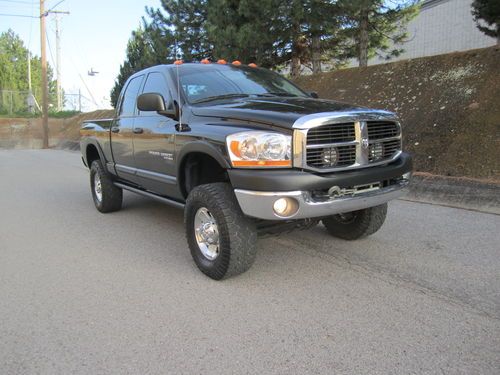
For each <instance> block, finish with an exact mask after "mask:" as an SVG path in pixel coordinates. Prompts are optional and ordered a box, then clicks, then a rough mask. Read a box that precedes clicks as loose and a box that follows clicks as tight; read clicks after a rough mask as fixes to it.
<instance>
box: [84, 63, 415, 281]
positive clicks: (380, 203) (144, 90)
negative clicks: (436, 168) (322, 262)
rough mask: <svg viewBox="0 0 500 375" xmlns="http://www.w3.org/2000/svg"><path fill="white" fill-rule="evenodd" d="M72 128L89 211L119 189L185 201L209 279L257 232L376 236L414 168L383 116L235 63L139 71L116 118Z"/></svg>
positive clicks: (243, 259) (393, 121)
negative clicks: (315, 230) (318, 229)
mask: <svg viewBox="0 0 500 375" xmlns="http://www.w3.org/2000/svg"><path fill="white" fill-rule="evenodd" d="M81 135H82V138H81V150H82V155H83V162H84V164H85V165H86V166H88V167H89V169H90V187H91V192H92V197H93V200H94V203H95V206H96V208H97V209H98V210H99V211H100V212H103V213H105V212H112V211H116V210H119V209H120V208H121V206H122V192H123V190H129V191H132V192H135V193H138V194H142V195H145V196H148V197H151V198H155V199H157V200H159V201H162V202H164V203H168V204H171V205H173V206H177V207H180V208H184V221H185V229H186V236H187V242H188V245H189V248H190V250H191V254H192V256H193V259H194V261H195V263H196V265H197V266H198V268H199V269H200V270H201V271H202V272H203V273H205V274H206V275H207V276H209V277H211V278H213V279H222V278H225V277H229V276H233V275H237V274H239V273H242V272H244V271H246V270H247V269H248V268H250V266H251V265H252V263H253V262H254V259H255V256H256V241H257V238H258V236H259V235H268V234H278V233H283V232H287V231H290V230H293V229H307V228H310V227H311V226H314V225H316V224H318V223H319V221H322V223H323V225H324V226H325V227H326V229H327V230H328V232H329V233H330V234H331V235H332V236H335V237H339V238H343V239H346V240H354V239H358V238H361V237H364V236H367V235H370V234H373V233H375V232H376V231H377V230H378V229H379V228H380V227H381V226H382V224H383V222H384V220H385V217H386V213H387V202H388V201H390V200H392V199H395V198H398V197H400V196H401V195H402V194H403V193H404V192H405V187H406V186H407V185H408V183H409V179H410V176H411V170H412V163H411V157H410V156H409V155H408V154H407V153H405V152H403V151H402V149H401V125H400V123H399V122H398V120H397V118H396V117H395V115H394V114H393V113H390V112H386V111H379V110H372V109H367V108H360V107H357V106H353V105H349V104H345V103H339V102H335V101H329V100H321V99H318V97H317V95H316V94H314V93H306V92H304V91H303V90H301V89H300V88H298V87H297V86H296V85H294V84H293V83H292V82H290V81H288V80H286V79H285V78H283V77H282V76H280V75H279V74H276V73H274V72H271V71H269V70H266V69H261V68H258V67H255V66H253V65H250V66H246V65H242V64H239V63H233V64H225V63H221V64H216V63H189V64H181V63H178V64H172V65H161V66H155V67H152V68H149V69H146V70H143V71H141V72H138V73H136V74H134V75H133V76H131V77H130V78H129V79H128V81H127V82H126V84H125V86H124V89H123V91H122V93H121V95H120V98H119V100H118V105H117V108H116V116H115V118H113V119H107V120H95V121H86V122H85V123H84V124H83V125H82V129H81Z"/></svg>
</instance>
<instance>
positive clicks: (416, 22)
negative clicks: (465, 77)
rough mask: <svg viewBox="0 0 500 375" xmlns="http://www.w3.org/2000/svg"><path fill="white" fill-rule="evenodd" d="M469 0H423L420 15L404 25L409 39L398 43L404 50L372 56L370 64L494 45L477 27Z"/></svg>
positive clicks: (491, 39) (492, 39)
mask: <svg viewBox="0 0 500 375" xmlns="http://www.w3.org/2000/svg"><path fill="white" fill-rule="evenodd" d="M499 1H500V0H499ZM471 4H472V0H424V1H422V4H421V7H420V13H419V15H418V16H417V17H415V18H414V19H413V20H411V21H410V22H409V24H408V27H407V29H408V42H406V43H404V44H403V45H402V46H401V48H403V49H404V50H405V52H403V53H402V54H401V55H400V56H398V57H394V58H392V59H391V60H389V61H387V60H384V59H382V58H379V57H376V58H373V59H371V60H370V61H369V65H375V64H381V63H385V62H391V61H398V60H406V59H413V58H416V57H423V56H432V55H441V54H444V53H450V52H457V51H467V50H471V49H476V48H484V47H490V46H494V45H495V44H496V39H495V38H491V37H489V36H487V35H485V34H483V33H482V32H481V31H479V30H478V28H477V27H476V23H475V22H474V20H473V18H472V13H471V10H472V8H471Z"/></svg>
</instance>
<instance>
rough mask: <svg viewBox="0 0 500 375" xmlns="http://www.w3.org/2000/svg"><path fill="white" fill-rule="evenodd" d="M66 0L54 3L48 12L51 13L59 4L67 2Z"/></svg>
mask: <svg viewBox="0 0 500 375" xmlns="http://www.w3.org/2000/svg"><path fill="white" fill-rule="evenodd" d="M65 1H66V0H61V1H59V2H58V3H57V4H56V5H54V6H53V7H52V8H50V9H49V10H48V11H47V12H46V13H50V12H51V11H52V10H54V9H55V8H56V7H57V6H58V5H59V4H61V3H63V2H65Z"/></svg>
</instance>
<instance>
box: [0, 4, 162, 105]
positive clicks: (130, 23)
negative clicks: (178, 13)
mask: <svg viewBox="0 0 500 375" xmlns="http://www.w3.org/2000/svg"><path fill="white" fill-rule="evenodd" d="M58 3H60V4H59V5H57V4H58ZM39 4H40V2H39V0H0V14H15V15H25V16H30V15H32V16H37V15H38V14H39V9H40V8H39ZM55 5H57V6H56V7H55V9H54V10H58V11H68V12H70V14H69V15H63V16H60V29H61V75H62V77H61V82H62V87H63V89H64V91H65V93H68V94H75V93H78V90H79V89H80V90H81V93H82V96H83V97H84V99H83V100H82V106H83V108H82V109H83V110H84V111H91V110H94V109H97V108H110V107H111V106H110V103H109V93H110V91H111V88H112V87H113V85H114V81H115V78H116V76H117V75H118V72H119V68H120V64H121V63H122V62H123V60H124V59H125V49H126V46H127V41H128V39H129V37H130V34H131V32H132V30H134V29H136V28H137V27H138V26H139V25H140V24H141V17H142V16H144V15H145V14H146V12H145V10H144V8H145V6H153V7H155V8H159V7H160V0H100V1H98V0H63V1H62V2H61V0H46V5H45V9H46V10H48V9H50V8H52V7H54V6H55ZM9 28H10V29H12V30H14V32H15V33H17V34H18V35H19V36H20V37H21V39H22V40H23V41H24V43H25V45H26V46H27V47H28V48H29V49H30V51H31V52H32V53H33V54H34V55H38V56H40V22H39V19H38V18H27V17H26V18H25V17H12V16H3V15H0V33H1V32H4V31H7V30H8V29H9ZM47 38H48V44H47V58H48V61H49V64H50V65H51V66H52V67H53V69H54V71H55V65H56V64H55V59H56V41H55V39H56V38H55V21H54V15H50V16H48V17H47ZM49 47H50V48H49ZM51 52H52V53H51ZM91 69H93V70H94V71H98V72H99V74H96V75H95V76H89V75H88V74H87V73H88V71H90V70H91ZM94 100H95V102H96V103H97V104H95V103H93V101H94Z"/></svg>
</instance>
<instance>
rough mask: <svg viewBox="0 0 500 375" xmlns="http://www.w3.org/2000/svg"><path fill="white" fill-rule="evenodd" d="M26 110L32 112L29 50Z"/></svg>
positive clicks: (29, 56)
mask: <svg viewBox="0 0 500 375" xmlns="http://www.w3.org/2000/svg"><path fill="white" fill-rule="evenodd" d="M27 104H28V111H29V112H34V109H35V105H34V100H33V88H32V87H31V52H30V51H28V99H27Z"/></svg>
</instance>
